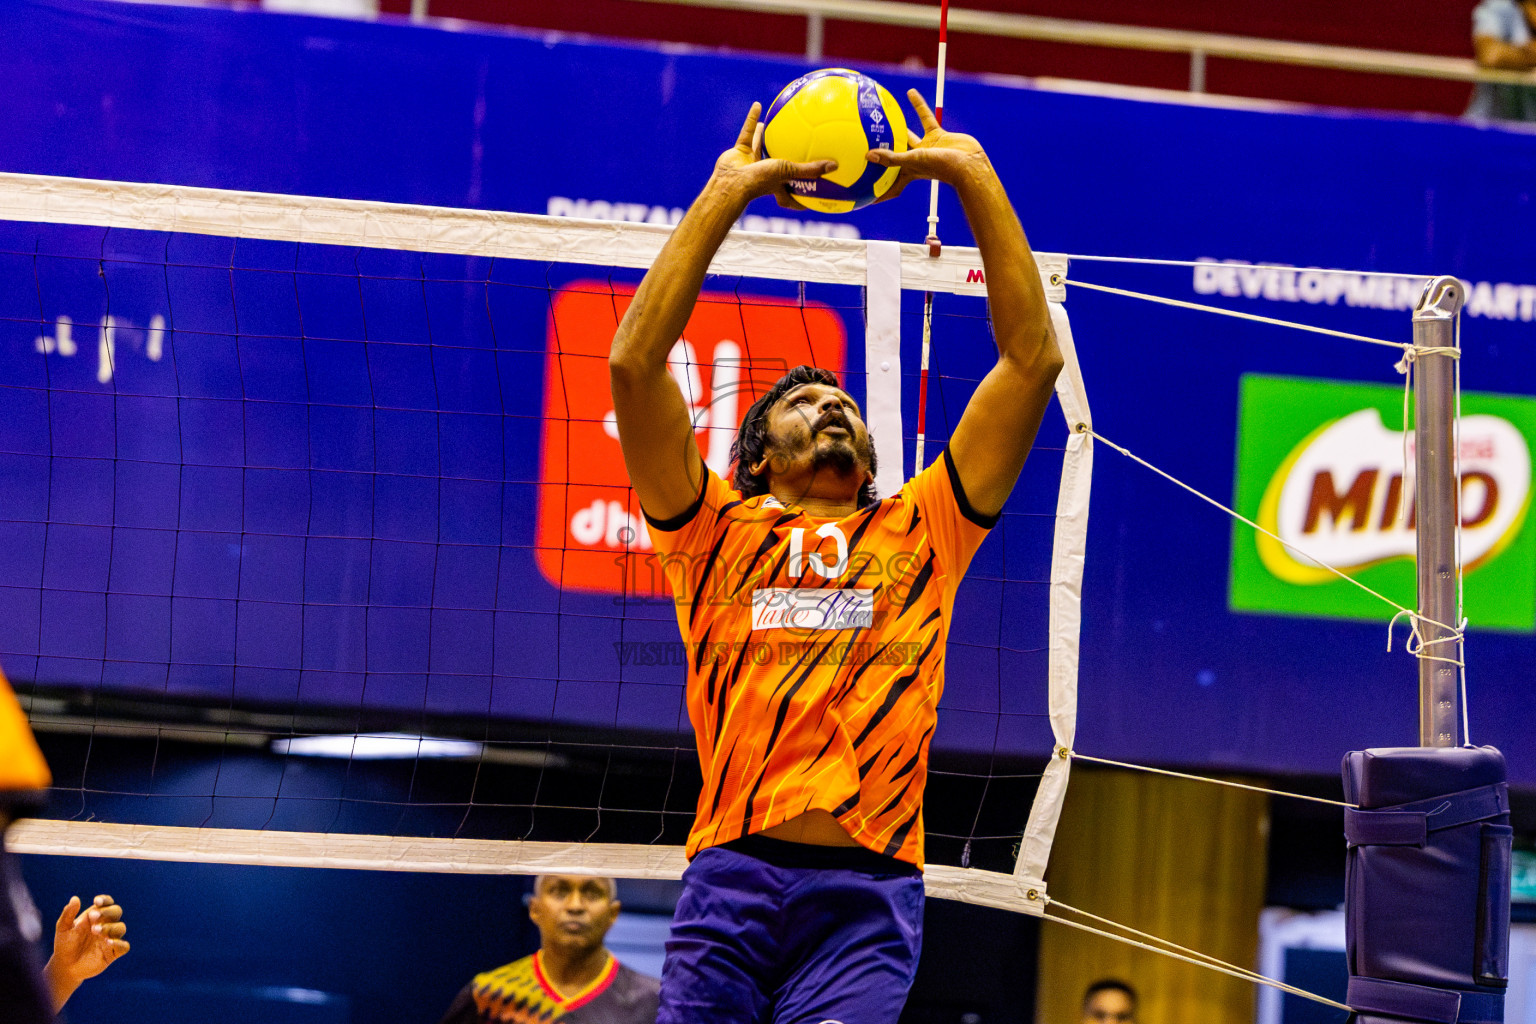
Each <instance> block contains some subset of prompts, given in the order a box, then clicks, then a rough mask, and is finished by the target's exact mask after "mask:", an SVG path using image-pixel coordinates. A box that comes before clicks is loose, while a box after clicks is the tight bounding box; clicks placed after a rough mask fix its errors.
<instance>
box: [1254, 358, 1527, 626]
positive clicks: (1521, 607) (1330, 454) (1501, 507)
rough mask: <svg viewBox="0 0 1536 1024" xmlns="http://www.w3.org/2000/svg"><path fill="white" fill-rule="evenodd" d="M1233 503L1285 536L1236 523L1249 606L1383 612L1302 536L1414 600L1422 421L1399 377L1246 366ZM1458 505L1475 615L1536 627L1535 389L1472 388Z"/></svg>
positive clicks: (1475, 620) (1312, 612) (1487, 622)
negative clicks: (1417, 436)
mask: <svg viewBox="0 0 1536 1024" xmlns="http://www.w3.org/2000/svg"><path fill="white" fill-rule="evenodd" d="M1241 392H1242V393H1241V410H1240V413H1239V428H1238V467H1237V487H1236V489H1237V495H1236V502H1237V508H1238V510H1239V511H1241V512H1243V513H1244V514H1245V515H1247V516H1249V517H1251V518H1253V519H1254V520H1255V521H1256V522H1258V523H1259V524H1260V525H1262V526H1263V527H1264V528H1265V529H1266V530H1269V531H1271V532H1273V533H1274V534H1276V535H1277V536H1278V537H1279V538H1281V541H1284V543H1281V541H1277V540H1275V539H1273V538H1270V537H1266V536H1264V535H1263V534H1259V533H1256V532H1255V531H1253V530H1252V529H1250V528H1249V527H1247V526H1245V525H1242V524H1237V525H1236V529H1235V531H1234V534H1233V544H1232V577H1231V593H1230V598H1231V605H1232V607H1233V608H1234V609H1236V610H1239V611H1255V612H1281V613H1287V614H1293V615H1305V616H1319V617H1328V618H1346V619H1363V620H1370V621H1381V620H1382V619H1383V618H1385V617H1387V616H1389V615H1390V614H1391V610H1390V609H1389V608H1388V607H1387V606H1386V605H1384V604H1382V603H1381V602H1379V601H1377V600H1376V599H1375V598H1373V597H1371V596H1370V595H1369V594H1366V593H1364V592H1363V591H1361V590H1359V589H1358V588H1356V587H1353V586H1351V585H1350V584H1348V583H1346V582H1345V581H1343V580H1340V579H1339V578H1338V577H1337V576H1335V575H1333V574H1332V573H1330V572H1328V571H1327V570H1325V569H1322V568H1320V567H1319V566H1318V565H1316V564H1315V563H1314V562H1312V561H1311V560H1310V559H1308V558H1306V557H1305V556H1303V555H1301V554H1299V553H1298V552H1297V551H1295V550H1293V549H1292V548H1289V547H1287V545H1288V544H1289V545H1295V547H1296V548H1300V549H1301V550H1303V551H1306V552H1307V553H1308V554H1312V555H1315V556H1316V557H1317V558H1319V559H1321V560H1322V561H1324V562H1327V563H1328V564H1329V565H1331V566H1333V567H1335V568H1337V569H1339V570H1341V571H1343V572H1345V573H1347V574H1349V575H1350V576H1353V577H1355V578H1356V579H1358V580H1360V582H1362V583H1364V584H1366V585H1367V586H1370V587H1371V588H1372V589H1375V590H1378V591H1380V592H1381V593H1383V594H1385V595H1387V596H1388V597H1391V598H1392V599H1394V600H1396V601H1398V602H1400V603H1402V604H1404V605H1407V606H1408V607H1412V606H1413V604H1414V590H1415V585H1416V584H1415V571H1414V565H1413V557H1414V528H1415V526H1416V523H1417V518H1418V516H1417V505H1416V495H1415V487H1414V465H1413V462H1414V448H1413V433H1412V431H1411V430H1410V431H1409V433H1408V436H1407V438H1406V450H1407V460H1406V466H1405V464H1404V463H1405V460H1404V449H1405V438H1404V436H1403V432H1402V408H1403V392H1402V388H1401V387H1393V386H1391V385H1377V384H1359V383H1350V382H1342V381H1327V380H1317V379H1314V378H1301V377H1271V376H1259V375H1249V376H1245V377H1244V378H1243V381H1242V388H1241ZM1462 413H1463V415H1462V420H1461V430H1460V439H1459V445H1460V453H1459V454H1460V469H1461V489H1460V513H1461V524H1462V560H1463V564H1464V565H1465V566H1466V568H1467V576H1466V604H1467V615H1468V617H1469V618H1470V619H1471V623H1472V626H1473V627H1474V628H1495V629H1515V630H1530V629H1532V628H1533V627H1536V530H1533V529H1530V528H1528V523H1527V519H1528V515H1527V513H1528V511H1529V508H1530V497H1531V449H1532V447H1533V444H1536V399H1533V398H1526V397H1519V396H1511V395H1491V394H1480V393H1471V392H1469V393H1465V394H1464V395H1463V396H1462Z"/></svg>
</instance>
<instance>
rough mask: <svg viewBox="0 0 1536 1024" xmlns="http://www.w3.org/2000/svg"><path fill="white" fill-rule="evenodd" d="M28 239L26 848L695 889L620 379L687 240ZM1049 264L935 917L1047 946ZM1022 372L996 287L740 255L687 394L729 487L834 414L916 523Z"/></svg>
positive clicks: (67, 209)
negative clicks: (820, 396)
mask: <svg viewBox="0 0 1536 1024" xmlns="http://www.w3.org/2000/svg"><path fill="white" fill-rule="evenodd" d="M0 218H3V220H0V335H3V337H0V389H3V392H4V395H5V401H6V406H7V408H8V409H9V410H11V415H9V416H8V417H6V419H5V421H4V423H3V424H0V481H3V486H4V490H5V493H6V494H7V495H8V500H7V507H8V511H7V512H6V513H5V514H4V515H3V517H0V536H3V538H4V540H3V543H0V664H3V666H4V668H5V670H6V672H7V675H8V676H9V677H10V679H11V681H12V684H13V686H14V687H15V689H16V690H17V692H18V695H19V696H20V697H21V699H22V701H23V703H24V705H25V706H26V707H27V709H28V712H29V715H30V717H31V720H32V723H33V726H34V729H35V730H36V732H37V733H38V735H39V738H40V740H41V741H42V742H43V743H44V746H45V748H46V750H47V752H48V755H49V758H50V761H51V763H52V766H53V768H54V772H55V776H56V779H55V789H54V791H53V793H52V796H51V800H50V807H49V811H48V814H50V815H51V817H49V818H47V819H36V820H31V821H27V822H22V823H20V824H18V825H17V826H16V827H15V828H14V829H13V831H12V833H11V835H10V837H9V841H10V842H11V843H12V845H14V846H15V847H16V848H17V849H18V850H21V851H23V852H53V853H69V854H80V855H111V856H137V857H150V858H156V859H166V860H206V861H222V862H234V863H255V864H282V865H314V866H331V867H372V868H391V869H409V870H427V871H474V872H509V873H510V872H539V871H549V870H561V869H564V870H573V871H601V872H603V873H605V874H612V875H618V876H627V877H650V878H656V877H676V876H677V875H678V874H680V872H681V870H682V868H683V867H684V864H685V862H684V859H683V856H682V850H681V844H682V842H683V840H684V838H685V837H686V834H687V830H688V826H689V824H690V823H691V821H692V818H693V814H694V807H695V803H696V801H697V797H698V792H699V788H700V785H701V780H700V777H699V770H698V764H697V757H696V754H695V752H694V748H693V742H692V735H691V730H690V727H689V723H688V719H687V712H686V708H685V703H684V700H683V680H684V671H685V669H684V666H685V661H686V657H687V652H686V650H685V649H684V647H683V645H682V644H681V643H680V641H679V638H678V633H677V626H676V620H675V613H674V609H673V607H672V602H671V598H670V595H669V593H668V590H667V585H666V582H665V580H664V579H663V578H662V574H661V572H660V571H659V568H658V562H657V559H656V557H655V555H654V552H653V550H652V546H651V544H650V538H649V536H648V533H647V529H646V526H645V522H644V519H643V516H642V515H641V513H640V509H639V506H638V504H637V502H636V500H635V498H634V495H633V492H632V490H631V489H630V488H629V487H628V482H627V480H626V478H625V475H624V469H623V462H622V457H621V454H620V451H619V448H618V444H617V436H616V430H615V428H614V421H613V415H612V404H611V401H610V399H609V390H608V380H607V376H608V375H607V361H606V360H607V352H608V346H609V343H610V340H611V337H612V335H613V331H614V329H615V327H616V326H617V323H618V320H619V318H620V317H621V316H622V315H623V312H624V309H625V308H626V306H627V303H628V301H629V298H630V296H631V295H632V294H633V290H634V288H635V286H636V284H637V283H638V281H639V278H640V276H641V273H642V272H643V271H644V269H645V268H647V267H648V266H649V265H650V263H651V262H652V260H653V259H654V257H655V255H656V253H657V252H658V251H659V249H660V247H661V244H662V242H663V241H664V240H665V238H666V236H667V234H668V229H667V228H665V227H653V226H649V225H640V224H617V223H611V222H585V221H579V220H572V219H563V218H548V217H540V216H531V215H519V214H503V213H488V212H482V211H470V210H449V209H434V208H424V207H412V206H401V205H394V204H382V203H366V202H354V201H342V200H330V199H314V198H305V197H288V196H272V195H259V194H251V193H234V192H225V191H219V190H210V189H194V188H179V187H171V186H158V185H138V184H125V183H114V182H100V181H83V180H71V179H58V178H39V177H32V176H26V175H0ZM1040 265H1041V271H1042V277H1043V279H1044V280H1045V283H1046V286H1047V290H1048V292H1049V295H1050V298H1051V300H1052V315H1053V318H1054V320H1055V323H1056V327H1057V332H1058V335H1059V337H1060V338H1061V339H1062V343H1063V347H1064V348H1065V349H1066V352H1067V357H1068V368H1067V371H1066V372H1064V373H1063V375H1062V378H1061V381H1060V382H1059V384H1058V398H1059V403H1058V404H1059V405H1060V407H1061V412H1062V413H1064V414H1065V415H1059V414H1054V413H1053V414H1048V416H1047V422H1046V425H1045V427H1044V428H1043V429H1042V431H1041V434H1040V438H1039V439H1038V441H1037V444H1036V448H1035V450H1034V452H1033V453H1032V454H1031V456H1030V458H1029V461H1028V465H1027V466H1026V469H1025V471H1024V477H1023V478H1022V479H1021V481H1020V483H1019V485H1018V487H1017V488H1016V489H1015V492H1014V496H1013V498H1012V499H1011V500H1010V502H1009V503H1008V506H1007V507H1006V508H1005V509H1004V512H1003V515H1002V517H1001V519H1000V521H999V524H998V526H997V527H996V528H995V529H994V530H993V533H992V536H991V537H990V538H989V539H988V541H987V542H986V544H985V545H984V546H983V547H982V549H981V551H980V552H979V553H978V554H977V556H976V557H975V559H974V560H973V562H972V564H971V568H970V571H969V573H968V576H967V580H966V582H965V583H964V585H963V586H962V587H961V588H960V592H959V597H958V598H957V601H956V606H955V610H954V615H953V620H952V626H951V629H950V646H949V653H948V658H947V683H946V692H945V694H944V698H943V700H942V702H941V704H940V706H939V712H938V716H939V721H938V726H937V729H936V732H935V735H934V738H933V756H932V760H931V764H930V772H929V779H928V785H927V800H926V812H925V816H926V827H927V847H928V856H929V860H930V864H931V868H930V871H929V873H928V886H929V891H930V892H932V893H934V894H935V895H940V896H952V897H956V898H962V899H967V900H971V901H973V902H980V903H986V904H989V905H994V906H1003V907H1010V908H1013V909H1024V910H1029V911H1033V912H1038V900H1032V899H1031V897H1030V895H1029V894H1031V893H1035V894H1038V893H1039V892H1043V890H1044V885H1043V876H1044V870H1045V865H1046V861H1047V858H1048V855H1049V849H1050V843H1051V838H1052V835H1053V833H1054V829H1055V823H1056V818H1057V815H1058V814H1059V809H1060V805H1061V797H1062V794H1063V791H1064V787H1065V782H1066V773H1067V769H1068V762H1067V760H1065V759H1064V758H1062V757H1059V756H1057V752H1058V751H1060V750H1070V749H1071V746H1072V740H1073V728H1074V721H1075V714H1076V706H1075V700H1076V697H1075V693H1076V670H1077V636H1078V621H1079V595H1080V589H1081V579H1082V568H1083V556H1084V550H1085V531H1086V518H1087V502H1088V485H1089V479H1090V474H1091V452H1092V447H1091V445H1092V441H1091V435H1090V434H1089V433H1086V432H1085V431H1083V430H1082V429H1080V428H1081V425H1084V424H1089V423H1091V421H1090V420H1089V418H1088V415H1087V402H1086V399H1085V397H1084V394H1083V389H1082V381H1081V376H1080V374H1079V373H1078V371H1077V367H1076V361H1075V357H1074V356H1073V353H1072V348H1071V329H1070V324H1069V323H1068V321H1067V318H1066V314H1065V310H1064V307H1063V306H1062V305H1061V300H1062V299H1063V297H1064V289H1063V286H1062V284H1061V283H1060V282H1061V281H1062V280H1063V279H1064V278H1065V275H1066V270H1067V266H1066V263H1065V261H1064V260H1061V259H1059V258H1054V257H1050V256H1042V257H1040ZM925 294H929V295H936V296H938V297H939V299H940V301H938V302H936V303H934V306H933V309H934V313H933V334H934V337H935V338H936V339H939V340H938V342H937V343H936V344H935V346H934V356H933V366H932V369H931V372H929V374H928V378H927V381H926V385H927V386H926V389H925V388H924V381H923V379H922V375H921V374H920V372H919V369H918V361H919V360H918V358H917V354H916V350H915V339H916V338H917V337H918V336H919V334H921V327H920V319H921V317H922V308H923V302H922V300H923V296H924V295H925ZM994 359H995V349H994V347H993V345H992V342H991V339H990V334H989V331H988V325H987V319H986V308H985V281H984V276H983V272H982V267H981V262H980V259H979V256H978V254H977V253H976V251H975V250H973V249H964V248H957V247H947V248H946V249H945V251H944V253H943V255H942V256H941V257H938V258H934V257H931V256H930V255H929V254H928V252H927V249H926V248H925V247H921V246H916V245H910V246H908V245H897V244H895V243H886V242H860V241H849V240H843V239H829V238H814V237H792V236H781V235H760V234H747V233H740V232H738V233H733V234H732V236H731V237H730V238H729V239H728V240H727V241H726V243H725V244H724V246H723V247H722V248H721V250H720V252H719V254H718V256H717V258H716V260H715V262H714V264H713V265H712V267H711V276H710V277H709V278H708V280H707V282H706V284H705V288H704V293H703V295H702V296H701V298H700V301H699V304H698V306H697V308H696V310H695V312H694V315H693V317H692V319H691V320H690V321H689V325H688V328H687V329H686V330H685V332H684V336H683V338H682V339H681V340H680V341H679V342H678V343H677V345H676V346H675V347H674V349H673V351H672V354H671V358H670V360H669V368H670V370H671V372H672V374H673V376H674V377H675V378H676V380H677V382H678V385H679V387H680V389H681V390H682V392H683V394H684V396H685V399H686V401H687V402H688V404H689V406H690V409H691V412H692V415H693V416H694V421H695V427H696V430H697V433H696V438H697V440H698V443H699V447H700V449H701V451H702V452H703V453H704V456H705V459H706V461H707V462H708V463H709V465H710V466H711V468H712V469H715V470H716V471H717V472H721V473H725V472H726V468H727V463H728V458H729V454H728V453H729V446H730V441H731V439H732V437H733V436H734V433H735V429H736V426H737V424H738V423H739V420H740V417H741V414H742V413H743V412H744V411H745V410H746V408H747V407H748V406H749V405H750V404H751V402H752V401H753V400H754V399H755V398H756V397H757V395H759V394H761V393H762V392H763V391H764V390H766V389H767V387H768V386H770V385H771V384H772V383H773V381H774V380H776V379H777V378H778V377H779V376H780V375H781V374H782V373H783V372H785V371H786V370H787V369H788V368H790V367H793V366H795V365H798V364H801V363H811V364H815V365H817V366H821V367H823V368H827V369H831V370H834V371H836V372H838V373H839V374H840V376H842V377H843V379H844V381H845V384H846V385H847V387H848V389H849V390H850V392H851V393H852V394H854V396H855V397H856V398H858V399H860V400H861V402H862V403H863V405H864V408H865V411H866V418H867V420H868V422H869V424H870V428H871V433H872V436H873V437H874V440H875V443H876V447H877V454H878V456H879V458H880V463H881V465H880V472H879V480H878V489H879V492H880V493H881V494H891V493H894V492H895V491H896V490H897V489H899V487H900V486H901V484H902V482H903V481H904V480H905V479H906V478H907V477H909V476H910V475H911V474H912V473H913V472H914V471H915V467H914V464H913V463H914V451H915V450H916V448H917V444H916V441H917V438H918V433H919V431H920V430H921V432H922V434H923V435H924V440H925V441H926V442H927V444H928V448H927V451H928V453H929V457H928V459H927V461H931V460H932V458H933V457H934V454H935V453H936V452H937V451H938V450H940V449H941V448H942V444H943V442H944V440H945V438H946V437H947V435H948V432H949V430H950V429H951V428H952V427H953V426H954V425H955V423H956V422H957V421H958V419H959V416H960V414H961V412H962V411H963V409H964V407H965V404H966V402H967V400H968V399H969V397H970V394H971V392H972V391H973V390H974V388H975V386H976V384H977V383H978V382H979V380H980V379H981V377H982V376H983V375H984V374H985V373H986V371H987V369H989V368H990V366H991V364H992V362H993V360H994ZM919 394H923V395H925V397H926V408H925V409H923V410H922V414H921V415H920V414H919V397H918V396H919ZM1069 424H1070V425H1071V427H1070V429H1069ZM781 653H782V652H780V651H779V650H777V649H776V648H774V647H771V646H769V645H766V644H765V645H762V649H761V650H759V651H754V652H753V656H754V657H761V658H767V659H772V658H774V657H779V656H780V655H781Z"/></svg>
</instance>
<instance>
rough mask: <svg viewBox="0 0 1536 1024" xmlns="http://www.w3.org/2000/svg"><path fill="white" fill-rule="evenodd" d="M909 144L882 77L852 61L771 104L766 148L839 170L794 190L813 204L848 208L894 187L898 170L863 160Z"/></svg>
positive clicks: (827, 209)
mask: <svg viewBox="0 0 1536 1024" xmlns="http://www.w3.org/2000/svg"><path fill="white" fill-rule="evenodd" d="M906 148H907V119H906V117H905V116H904V115H903V114H902V112H901V107H899V106H897V104H896V100H895V98H894V97H892V96H891V94H890V93H889V92H887V91H886V90H885V87H884V86H882V85H881V84H880V83H879V82H877V81H875V80H874V79H873V78H870V77H869V76H868V75H862V74H860V73H859V72H857V71H850V70H849V69H847V68H824V69H823V70H821V71H812V72H811V73H810V74H808V75H801V76H800V77H799V78H797V79H795V80H794V81H793V82H790V83H789V84H788V85H786V86H785V87H784V90H783V91H782V92H780V93H779V95H778V97H777V98H775V99H774V101H773V104H772V105H771V106H770V107H769V108H768V116H767V118H766V119H765V126H764V129H763V155H764V156H770V157H774V158H775V159H780V160H792V161H794V162H796V163H801V162H804V161H808V160H836V161H837V170H835V171H833V172H832V173H831V174H828V175H825V176H823V177H820V178H811V179H796V180H794V181H791V182H790V183H789V187H790V191H791V192H793V193H794V196H795V198H796V199H798V200H799V201H800V202H801V203H802V204H804V205H805V206H806V207H807V208H809V209H812V210H817V211H819V212H821V213H847V212H848V211H849V210H857V209H858V208H859V207H861V206H868V205H869V204H870V203H872V202H874V201H875V200H876V199H879V198H880V197H881V196H883V195H885V193H886V192H887V191H889V190H890V187H891V185H892V183H894V182H895V181H896V175H897V174H898V173H899V170H898V168H895V167H881V166H880V165H879V164H872V163H870V162H869V161H868V160H865V159H864V154H865V153H867V152H869V151H870V150H871V149H889V150H894V151H895V152H897V153H901V152H905V151H906Z"/></svg>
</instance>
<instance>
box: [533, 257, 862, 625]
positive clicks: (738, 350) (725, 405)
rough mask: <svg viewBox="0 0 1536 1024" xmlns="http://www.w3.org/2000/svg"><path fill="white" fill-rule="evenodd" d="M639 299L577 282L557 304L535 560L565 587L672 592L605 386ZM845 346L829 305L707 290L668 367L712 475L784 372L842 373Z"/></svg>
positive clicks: (619, 289) (618, 288)
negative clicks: (805, 366)
mask: <svg viewBox="0 0 1536 1024" xmlns="http://www.w3.org/2000/svg"><path fill="white" fill-rule="evenodd" d="M633 294H634V290H633V289H632V288H630V287H628V286H623V285H613V284H611V283H610V282H607V281H576V282H572V283H570V284H567V285H564V286H562V287H561V288H560V289H559V290H558V291H557V292H556V293H555V296H554V299H553V301H552V303H551V305H550V315H549V326H548V338H547V341H546V344H545V359H544V415H543V425H542V432H543V442H542V446H541V449H542V450H541V453H540V465H539V482H538V488H537V503H538V514H537V526H536V528H535V538H536V540H535V545H534V560H535V562H536V563H537V565H538V567H539V571H540V573H542V574H543V576H544V578H545V579H547V580H548V581H549V582H551V583H553V584H555V585H556V586H560V587H564V588H566V589H567V590H578V591H587V592H594V593H611V594H629V595H631V596H640V597H647V596H649V597H664V596H666V595H667V594H668V592H669V588H668V585H667V582H666V579H665V575H664V573H663V572H662V571H661V570H660V568H659V567H658V565H657V564H656V559H655V557H654V555H653V545H652V543H651V538H650V533H649V530H648V529H647V527H646V523H645V517H644V516H643V515H642V514H641V511H640V504H639V502H638V501H637V500H636V498H635V494H634V491H633V490H631V489H630V486H629V478H628V476H627V475H626V473H625V471H624V456H623V453H622V452H621V451H620V449H619V440H618V438H619V435H618V428H617V425H616V424H615V421H614V414H613V399H612V397H611V395H610V391H609V386H608V350H609V347H610V346H611V344H612V342H613V333H614V331H615V330H616V329H617V328H618V325H619V320H620V318H622V317H623V315H624V312H625V310H626V309H628V308H629V302H630V299H631V297H632V296H633ZM845 349H846V332H845V331H844V329H843V322H842V319H841V317H840V316H839V315H838V313H837V312H836V311H834V310H833V309H831V308H830V307H827V306H825V305H822V304H820V303H816V302H806V303H804V304H801V303H798V302H794V301H791V300H788V299H782V298H776V297H771V296H764V295H751V294H748V293H745V292H741V293H736V292H730V293H715V292H705V293H704V294H703V295H701V296H700V297H699V302H698V304H697V305H696V306H695V307H694V311H693V316H692V317H690V318H689V320H688V324H687V326H686V327H685V328H684V330H683V336H682V338H680V339H679V340H678V341H677V343H676V344H675V345H674V346H673V347H672V351H671V353H670V356H669V358H668V360H667V366H668V369H669V371H670V372H671V374H672V377H673V379H674V380H676V381H677V386H678V389H679V390H680V391H681V392H682V393H683V398H684V401H686V402H687V404H688V414H689V416H690V418H691V419H692V420H693V426H694V440H695V441H696V442H697V443H698V446H699V451H700V452H702V453H703V455H704V460H705V462H707V463H708V464H709V467H710V469H712V470H714V471H715V472H716V473H719V474H720V475H722V476H725V475H726V473H727V471H728V469H729V466H730V449H731V442H732V441H733V440H734V439H735V436H736V428H737V427H738V426H740V424H741V417H742V414H743V413H745V412H746V411H747V409H748V408H749V407H750V406H751V404H752V402H753V401H755V400H756V399H757V397H758V396H759V395H760V394H762V393H763V392H764V391H766V390H768V388H769V387H771V386H772V384H773V382H774V381H776V380H778V379H779V377H780V376H782V375H783V374H784V372H785V371H787V370H788V369H789V368H790V367H793V366H798V365H800V364H801V363H810V364H812V365H815V366H820V367H824V368H825V369H828V370H831V371H833V372H834V373H841V372H842V370H843V360H844V351H845ZM508 493H509V495H511V494H514V493H515V491H514V488H513V485H512V484H510V483H509V485H508ZM509 500H515V498H509Z"/></svg>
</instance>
